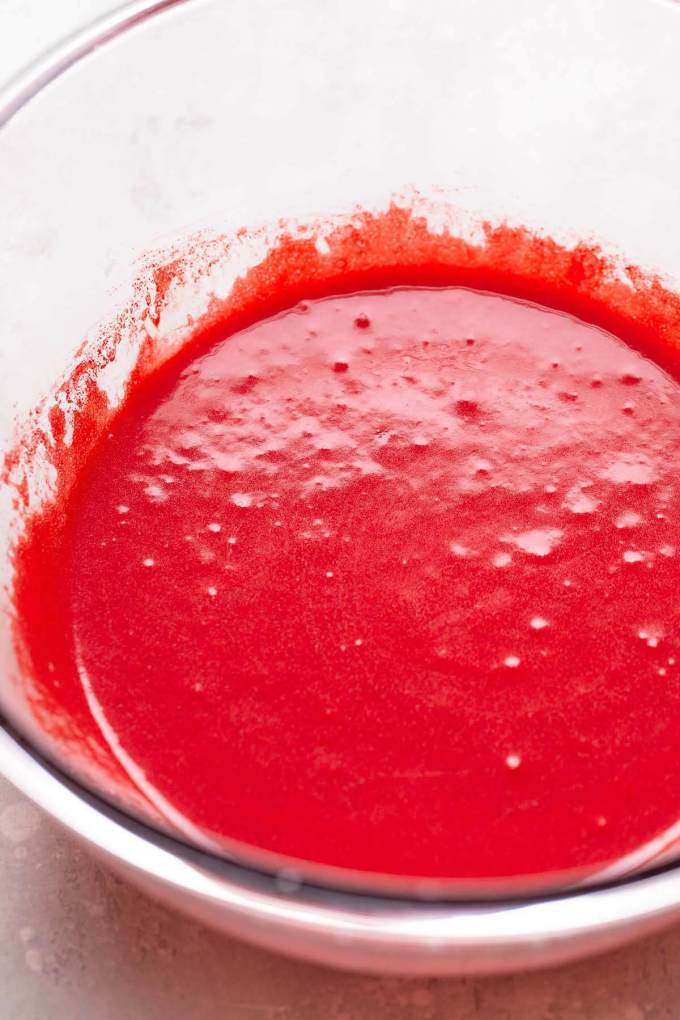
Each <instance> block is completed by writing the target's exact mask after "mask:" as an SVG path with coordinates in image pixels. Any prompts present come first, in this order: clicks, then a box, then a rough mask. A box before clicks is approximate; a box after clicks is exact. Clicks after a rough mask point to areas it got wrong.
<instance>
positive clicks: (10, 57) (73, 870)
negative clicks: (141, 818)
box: [0, 0, 680, 1020]
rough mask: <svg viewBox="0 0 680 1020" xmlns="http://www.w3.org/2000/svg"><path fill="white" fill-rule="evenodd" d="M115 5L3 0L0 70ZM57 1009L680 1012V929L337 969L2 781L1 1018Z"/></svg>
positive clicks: (433, 1016) (563, 1017)
mask: <svg viewBox="0 0 680 1020" xmlns="http://www.w3.org/2000/svg"><path fill="white" fill-rule="evenodd" d="M110 2H111V0H0V78H4V77H7V76H9V75H10V74H12V73H13V72H14V71H15V70H16V69H18V67H20V66H21V65H22V64H24V63H25V62H27V61H28V60H30V59H31V57H32V56H34V55H35V54H36V53H37V52H38V51H40V50H41V49H43V48H44V47H45V46H47V45H49V44H50V43H51V42H53V41H54V40H55V39H56V38H57V37H58V36H61V35H64V34H65V33H67V32H69V31H70V30H71V29H72V28H73V27H75V26H76V25H78V24H81V23H83V22H84V21H87V20H90V19H91V18H93V17H96V16H97V15H98V14H99V13H100V12H101V11H103V10H105V9H106V8H107V7H108V6H110ZM225 2H226V0H225ZM53 1018H54V1020H62V1018H73V1020H128V1018H130V1020H156V1018H158V1020H185V1018H186V1020H218V1018H219V1020H255V1018H262V1020H265V1018H268V1020H388V1018H389V1020H406V1018H409V1020H410V1018H414V1020H467V1018H481V1020H515V1018H517V1020H643V1018H648V1020H680V928H677V929H675V930H672V931H670V932H667V933H665V934H664V935H662V936H658V937H656V938H654V939H650V940H647V941H646V942H643V943H638V944H636V945H633V946H631V947H629V948H627V949H624V950H622V951H620V952H618V953H615V954H610V955H608V956H605V957H601V958H599V959H596V960H591V961H588V962H585V963H581V964H577V965H573V966H570V967H566V968H561V969H560V970H553V971H545V972H542V973H538V974H531V975H519V976H514V977H506V978H491V979H484V980H479V979H475V980H467V979H465V980H447V981H436V980H431V981H423V980H419V981H408V982H407V981H400V980H398V979H394V978H389V979H380V978H370V977H364V976H357V975H350V974H341V973H335V972H333V971H330V970H324V969H321V968H319V967H314V966H311V965H306V964H302V963H296V962H292V961H290V960H286V959H284V958H282V957H277V956H273V955H271V954H269V953H266V952H263V951H261V950H258V949H253V948H251V947H249V946H246V945H243V944H241V943H239V942H235V941H233V940H231V939H228V938H225V937H223V936H219V935H217V934H214V933H212V932H210V931H207V930H206V929H204V928H201V927H200V926H199V925H196V924H194V923H192V922H191V921H188V920H186V919H185V918H183V917H180V916H177V915H175V914H172V913H170V912H169V911H167V910H166V909H164V908H162V907H160V906H158V905H156V904H155V903H153V902H151V901H150V900H148V899H147V898H146V897H144V896H142V895H141V894H140V893H138V892H137V891H136V890H135V889H133V888H132V887H130V886H128V885H126V884H124V883H122V882H120V881H119V880H118V879H116V878H114V877H113V876H112V875H111V874H109V873H108V872H106V871H105V870H104V869H103V868H102V867H100V865H99V864H98V863H96V862H95V861H94V860H93V859H92V858H91V857H90V856H89V855H88V854H87V853H86V852H84V851H83V850H81V849H80V848H79V847H78V846H76V845H75V843H74V842H73V840H72V839H70V838H69V837H67V836H65V835H64V834H62V833H61V832H60V831H59V830H58V829H57V828H56V827H55V826H54V825H53V824H52V823H51V822H49V821H48V820H47V819H46V818H45V817H43V816H42V815H41V814H40V812H39V811H38V810H37V809H36V808H34V807H33V806H32V805H31V804H29V803H28V802H27V801H26V800H24V799H23V798H22V797H21V796H20V795H19V794H18V793H16V791H14V790H13V789H12V787H11V786H9V784H8V783H6V782H4V781H3V780H0V1020H53Z"/></svg>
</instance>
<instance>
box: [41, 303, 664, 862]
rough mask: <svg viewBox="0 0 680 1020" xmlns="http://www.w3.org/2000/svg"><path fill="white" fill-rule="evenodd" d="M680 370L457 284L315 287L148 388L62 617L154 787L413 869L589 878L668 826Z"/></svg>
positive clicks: (86, 482)
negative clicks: (573, 871) (358, 290)
mask: <svg viewBox="0 0 680 1020" xmlns="http://www.w3.org/2000/svg"><path fill="white" fill-rule="evenodd" d="M679 469H680V399H679V395H678V387H677V384H676V383H675V382H674V381H673V380H672V379H671V378H670V377H669V376H667V375H665V374H664V373H663V372H662V371H661V370H660V369H659V368H658V367H656V366H655V365H654V364H653V363H651V362H650V361H648V360H645V359H643V358H642V357H641V356H640V355H638V354H636V353H634V352H633V351H632V350H631V349H629V348H628V347H626V346H625V345H624V344H623V343H622V342H620V341H619V340H617V339H615V338H614V337H612V336H611V335H609V334H607V333H605V332H602V331H601V330H598V329H596V328H595V327H592V326H588V325H585V324H582V323H580V322H578V321H576V320H575V319H573V318H570V317H568V316H566V315H562V314H559V313H556V312H551V311H548V310H546V309H544V308H540V307H537V306H533V305H529V304H523V303H521V302H518V301H514V300H511V299H508V298H503V297H499V296H494V295H491V294H485V293H479V292H475V291H470V290H465V289H461V288H448V289H419V288H412V289H408V288H404V289H397V290H392V291H384V292H379V293H365V294H357V295H353V296H346V297H339V298H327V299H324V300H318V301H313V302H310V303H309V304H307V305H302V306H299V307H298V308H296V309H294V310H292V311H290V312H288V313H286V314H283V315H281V316H279V317H277V318H274V319H270V320H268V321H264V322H261V323H260V324H259V325H256V326H254V327H252V328H249V329H247V330H244V331H243V332H241V333H239V334H237V335H236V336H233V337H231V338H228V339H225V340H224V341H223V342H221V343H219V344H217V345H216V346H213V347H212V348H210V349H209V350H206V351H204V352H203V353H202V354H198V355H196V357H195V358H194V360H192V361H190V362H188V363H186V362H185V364H184V367H183V368H181V369H179V368H178V369H175V370H173V371H171V372H167V371H166V372H165V373H164V374H160V375H158V376H157V377H156V378H155V379H153V380H152V381H151V382H150V383H147V384H146V385H145V386H143V387H141V388H140V389H139V391H138V392H137V393H136V394H135V395H134V396H133V397H132V398H131V399H130V401H129V402H128V404H127V406H126V407H125V408H124V409H123V411H122V412H121V414H120V415H119V417H118V419H117V421H116V423H115V425H114V427H113V429H112V432H111V434H110V436H109V438H108V439H105V440H104V441H103V443H101V444H100V445H99V447H98V448H97V449H96V451H95V454H94V455H93V457H92V458H91V459H90V462H89V464H88V466H87V468H86V469H85V470H84V472H83V474H82V477H81V479H80V482H79V485H78V486H77V488H76V490H75V493H74V495H73V497H72V500H71V504H70V508H69V514H70V525H69V531H68V541H67V545H66V549H65V552H64V564H63V569H64V578H65V585H64V598H63V605H60V606H59V607H58V612H60V613H61V614H63V621H64V627H65V628H67V629H68V630H69V631H70V632H71V633H72V634H73V651H74V662H75V666H76V668H77V671H78V675H79V679H80V682H81V683H82V684H84V685H85V688H86V692H87V695H88V702H89V704H90V707H91V708H92V710H93V712H94V715H95V718H96V720H97V722H98V725H99V726H100V727H101V728H102V730H103V732H104V734H105V736H106V738H107V740H108V741H109V743H110V744H111V746H112V747H113V748H114V750H115V752H116V755H117V757H118V758H119V760H121V761H122V762H123V764H124V765H125V767H126V769H127V770H128V771H129V772H130V773H131V774H132V776H133V778H136V780H137V781H138V782H139V783H140V786H141V787H142V789H143V791H144V792H145V794H146V795H149V796H151V797H152V798H155V800H156V803H157V804H160V805H161V806H163V809H164V810H165V811H166V813H168V812H170V813H171V814H174V815H176V816H177V817H179V816H181V817H182V818H184V819H186V820H188V822H190V823H191V824H193V825H195V826H198V827H199V828H200V829H202V830H205V831H207V832H208V833H210V834H211V835H212V836H213V837H216V838H218V839H219V837H228V838H235V839H238V840H242V841H245V842H247V843H250V844H254V845H256V846H257V847H260V848H264V849H267V850H271V851H275V852H277V853H283V854H286V855H291V856H294V857H298V858H303V859H305V860H310V861H315V862H321V863H324V864H331V865H337V866H342V867H349V868H355V869H364V870H369V871H376V872H382V873H389V874H398V875H420V876H446V877H480V876H487V877H488V876H509V875H517V874H540V873H544V872H547V871H551V870H554V869H558V870H560V869H565V868H572V867H578V866H583V865H592V864H598V863H601V862H603V861H606V860H610V859H613V858H616V857H618V856H620V855H622V854H625V853H627V852H629V851H631V850H633V849H634V848H636V847H638V846H639V845H640V844H642V843H645V842H646V841H647V840H649V839H651V838H652V837H654V836H656V835H657V834H658V833H659V832H660V831H661V830H663V829H665V828H666V827H667V826H669V825H671V824H672V823H673V822H675V821H676V819H677V817H678V814H679V813H680V811H679V809H680V665H678V664H679V663H680V648H678V643H679V642H678V634H679V632H680V631H679V628H678V614H680V598H679V596H678V590H679V585H678V550H680V522H679V519H678V514H677V506H678V503H677V486H678V484H680V483H678V481H677V479H678V472H679Z"/></svg>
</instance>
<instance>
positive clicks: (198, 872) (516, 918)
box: [0, 0, 680, 953]
mask: <svg viewBox="0 0 680 1020" xmlns="http://www.w3.org/2000/svg"><path fill="white" fill-rule="evenodd" d="M190 2H197V3H198V2H200V0H129V2H127V3H124V4H122V5H121V6H118V7H116V8H115V9H113V10H112V11H110V12H107V13H105V14H103V15H101V16H99V17H97V18H95V19H94V20H92V21H90V22H89V23H87V24H86V25H85V26H84V27H82V28H80V29H76V30H75V31H74V32H72V33H71V34H69V35H68V36H66V37H65V38H63V39H62V40H60V41H58V42H57V43H56V44H54V45H53V46H51V47H50V48H48V49H47V50H45V51H44V52H43V53H42V54H40V55H39V56H38V57H37V58H36V59H34V60H33V61H31V62H30V63H29V64H28V65H27V66H26V67H25V68H24V69H23V70H21V71H20V72H19V73H18V74H16V75H15V76H14V77H12V78H10V80H9V81H8V82H7V83H6V84H5V85H4V86H3V87H2V88H0V129H2V128H3V127H4V126H5V125H6V124H7V123H8V122H9V121H11V120H12V118H13V117H14V116H15V115H16V114H17V113H19V112H20V111H21V110H22V109H23V108H24V107H25V106H27V104H29V103H30V102H31V100H32V99H34V98H35V97H36V96H37V95H39V94H40V93H41V92H42V91H43V90H44V89H45V88H46V87H48V86H49V84H50V83H51V82H53V81H55V80H56V79H58V78H59V77H60V76H61V75H62V74H64V73H65V72H66V71H67V70H68V69H69V68H71V67H72V66H73V65H75V64H77V63H79V62H80V61H81V60H83V59H84V58H86V57H87V56H88V55H90V54H91V53H93V52H94V51H95V50H96V49H98V48H99V47H100V46H103V45H105V44H106V43H108V42H110V41H112V40H114V39H116V38H118V37H119V36H121V35H123V34H125V33H126V32H127V31H129V30H131V29H132V28H134V27H135V26H136V25H139V24H142V23H144V22H146V21H147V20H149V19H151V18H152V17H154V16H156V15H158V14H162V13H163V12H165V11H169V10H172V9H173V8H180V7H182V6H185V5H188V4H189V3H190ZM652 2H653V3H657V4H664V5H666V6H668V5H669V4H670V5H672V6H674V7H675V8H676V9H677V10H679V11H680V7H678V4H679V3H680V0H640V3H641V4H642V3H652ZM0 774H2V775H3V776H4V777H5V778H6V779H7V780H8V781H9V782H10V783H11V784H12V785H13V786H14V787H16V788H17V789H18V790H19V791H20V792H21V793H23V794H24V795H25V796H27V797H28V798H29V799H30V800H32V801H33V802H34V803H35V804H37V805H38V806H39V807H41V808H42V809H43V810H44V811H45V812H46V813H47V814H48V815H49V816H50V817H52V818H53V819H54V820H55V821H57V822H59V823H60V824H61V825H62V826H63V827H64V828H66V829H67V830H69V831H70V832H71V833H73V834H74V835H76V836H77V837H79V838H80V839H81V840H82V841H84V842H85V843H87V844H88V845H90V846H91V847H93V848H94V849H95V850H97V851H99V852H100V853H101V854H102V855H103V856H104V857H106V858H108V859H109V860H110V861H111V862H112V863H116V862H117V863H119V864H120V865H123V866H125V868H126V869H127V871H128V872H129V873H132V874H136V875H137V876H138V878H139V880H140V881H142V882H144V881H146V882H147V883H148V884H149V885H153V884H156V885H157V886H158V885H159V884H160V885H163V886H165V887H166V888H167V890H168V891H170V892H171V893H172V892H174V893H176V894H180V896H181V894H184V895H185V896H186V895H187V894H188V895H189V896H191V897H193V898H194V899H198V900H203V901H209V902H210V903H212V904H213V905H217V906H219V907H221V908H224V909H225V910H228V911H230V912H231V913H232V914H235V915H237V916H241V917H242V918H245V917H250V918H253V917H254V918H256V919H257V920H258V921H260V922H264V923H275V924H277V925H278V926H279V927H282V928H288V929H295V930H297V931H298V932H301V933H303V934H305V935H311V936H314V935H317V936H320V935H322V934H325V935H330V936H332V937H335V938H337V937H341V938H342V937H347V938H348V939H358V940H359V941H360V942H361V943H362V944H364V945H366V946H371V945H372V946H376V947H381V946H382V947H386V946H390V947H398V948H400V949H404V950H409V949H410V950H411V951H417V950H418V949H422V948H423V947H424V946H427V947H428V951H431V950H439V951H441V950H446V949H449V950H456V951H466V950H467V951H469V952H472V953H474V952H475V951H476V950H478V949H480V948H481V947H488V946H490V945H495V946H499V947H500V946H513V945H514V946H520V945H528V944H531V945H538V946H540V945H542V944H544V943H546V942H552V941H560V940H561V941H564V942H575V941H577V940H579V939H581V940H583V939H586V940H587V939H588V938H592V937H595V939H597V937H598V936H605V937H606V936H607V933H609V935H610V936H611V933H615V932H618V931H622V930H623V929H628V928H633V927H638V928H640V927H646V928H649V927H653V926H654V925H655V924H658V923H660V921H661V919H662V918H663V917H665V916H667V915H670V914H672V913H673V912H676V911H678V910H680V862H678V863H670V864H666V865H665V866H662V867H659V868H658V869H656V870H653V871H647V872H645V873H642V874H639V875H636V876H631V877H628V878H623V879H619V880H616V881H612V882H609V883H607V884H601V885H597V886H589V887H582V888H572V889H570V890H564V891H554V892H550V891H542V892H537V893H535V894H533V895H527V896H526V897H522V898H520V897H519V896H518V897H516V898H514V899H499V898H495V899H489V898H487V899H485V900H476V901H473V900H471V899H470V900H468V899H466V900H458V901H452V900H450V899H449V900H441V899H440V900H436V899H434V898H433V899H432V900H427V901H426V900H423V899H421V900H415V899H407V898H404V897H401V896H398V895H394V894H393V895H390V894H389V893H377V894H375V895H373V894H371V893H369V892H364V891H358V890H357V891H350V890H340V889H338V888H333V887H327V886H321V885H312V884H307V883H303V882H299V881H297V880H292V878H291V877H290V876H288V877H285V876H284V877H283V878H282V876H278V877H277V876H275V875H273V874H271V873H267V872H260V871H257V870H256V869H255V868H251V867H249V866H248V865H247V864H243V863H240V862H233V861H229V860H226V859H221V858H219V857H218V856H217V855H214V854H210V853H209V852H207V851H205V850H200V849H194V848H192V847H189V846H187V845H186V844H184V843H182V842H180V841H179V840H176V839H174V838H173V837H172V836H170V835H166V834H164V833H162V832H161V831H160V830H157V829H154V828H152V827H151V826H149V825H147V824H145V823H144V822H142V821H139V820H136V819H134V818H132V817H131V816H130V815H128V814H125V813H124V812H122V811H119V810H118V809H117V808H115V807H113V806H112V805H111V804H109V803H108V802H106V801H105V800H103V799H102V798H100V797H99V796H98V795H97V794H95V793H93V792H92V791H90V790H89V789H86V788H84V787H81V786H79V784H77V783H76V782H75V781H74V780H71V779H70V778H68V777H67V776H66V775H65V774H64V773H62V772H61V771H60V770H59V769H58V768H57V767H56V766H54V765H53V764H52V763H51V762H49V761H48V760H47V759H45V758H43V757H42V756H41V755H40V754H39V752H38V751H37V750H35V749H34V748H33V747H31V746H30V745H29V744H28V742H27V741H26V740H25V739H24V738H23V737H22V736H21V735H19V734H18V733H16V732H15V731H14V730H13V729H12V727H11V726H10V724H9V723H7V722H6V720H4V719H3V718H2V717H1V716H0Z"/></svg>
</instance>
